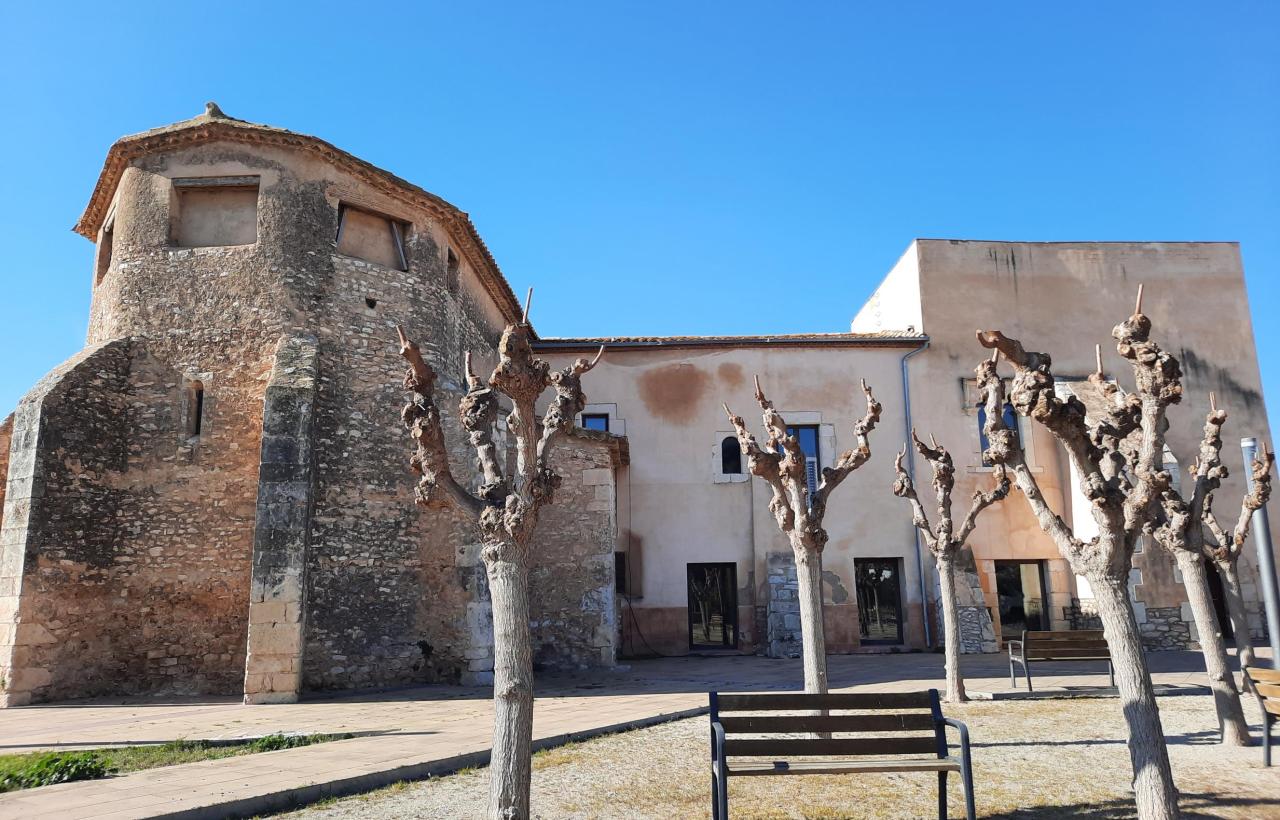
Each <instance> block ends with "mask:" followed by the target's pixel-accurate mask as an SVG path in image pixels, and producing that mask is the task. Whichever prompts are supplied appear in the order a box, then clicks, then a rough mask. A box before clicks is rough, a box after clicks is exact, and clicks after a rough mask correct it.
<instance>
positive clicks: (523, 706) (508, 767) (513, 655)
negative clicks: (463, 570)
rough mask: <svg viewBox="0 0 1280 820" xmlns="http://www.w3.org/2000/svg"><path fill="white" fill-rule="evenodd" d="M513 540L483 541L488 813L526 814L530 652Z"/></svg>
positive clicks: (522, 571)
mask: <svg viewBox="0 0 1280 820" xmlns="http://www.w3.org/2000/svg"><path fill="white" fill-rule="evenodd" d="M503 551H513V547H512V545H504V546H502V547H487V548H486V550H485V552H486V555H485V567H486V569H487V570H488V575H489V594H490V596H491V597H492V598H493V710H494V716H493V718H494V719H493V753H492V757H491V759H490V761H489V816H490V817H494V818H503V819H504V820H507V818H510V820H517V819H518V818H519V819H521V820H522V819H523V818H527V817H529V783H530V754H531V751H532V748H531V747H532V739H533V653H532V649H531V647H530V639H529V615H528V613H529V572H528V568H527V567H526V566H525V565H524V562H521V561H519V560H516V561H512V560H508V558H509V556H503V555H502V552H503Z"/></svg>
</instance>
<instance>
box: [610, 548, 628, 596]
mask: <svg viewBox="0 0 1280 820" xmlns="http://www.w3.org/2000/svg"><path fill="white" fill-rule="evenodd" d="M613 591H614V592H616V593H618V594H619V595H626V594H627V554H626V553H625V552H615V553H614V554H613Z"/></svg>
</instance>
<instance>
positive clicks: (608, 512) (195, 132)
mask: <svg viewBox="0 0 1280 820" xmlns="http://www.w3.org/2000/svg"><path fill="white" fill-rule="evenodd" d="M76 230H77V232H79V233H80V234H82V235H84V236H85V237H87V238H89V239H90V240H92V241H94V242H96V244H97V249H98V250H97V256H96V261H95V265H94V271H93V274H92V281H91V285H92V288H93V301H92V308H91V312H90V317H89V330H88V338H87V341H86V345H85V348H84V349H83V350H82V351H81V352H80V353H79V354H77V355H76V356H74V357H73V358H72V359H71V360H69V361H67V362H66V363H64V364H63V365H61V366H60V367H58V368H57V369H56V370H54V371H53V372H52V373H50V374H49V375H48V376H47V377H46V378H44V379H43V380H42V381H41V382H40V383H39V384H37V385H36V386H35V387H34V388H33V389H32V391H31V392H30V393H29V394H28V395H27V396H26V397H25V398H24V399H23V400H22V401H21V402H20V404H19V406H18V408H17V410H16V411H15V412H14V413H13V414H12V415H11V416H10V417H9V418H7V419H5V420H4V422H3V424H0V445H6V446H2V447H0V475H6V476H7V481H6V482H5V495H4V499H3V502H4V503H3V519H2V520H0V549H2V550H3V553H2V554H3V557H2V558H0V623H3V625H4V630H3V632H2V633H0V672H2V673H3V677H4V685H5V700H6V702H7V703H9V704H20V703H24V702H30V701H44V700H53V699H60V698H69V697H78V696H86V695H97V694H120V693H138V692H150V691H173V692H192V693H228V692H239V691H241V690H242V689H243V691H244V693H245V697H246V698H247V699H249V700H251V701H272V700H290V699H294V698H296V697H297V695H298V693H299V692H300V691H301V690H303V689H329V688H352V687H375V686H393V685H402V684H408V683H411V682H421V681H431V680H440V681H484V680H486V678H487V676H488V675H489V674H490V673H489V670H490V669H491V668H492V635H491V630H490V629H489V616H488V604H487V600H486V598H485V595H486V590H485V587H484V579H483V576H484V571H483V567H482V566H481V565H480V562H479V558H478V556H477V549H476V545H475V544H474V543H472V539H471V531H470V530H469V529H468V528H466V527H464V526H461V523H460V522H458V521H453V520H450V518H449V517H448V516H446V515H432V514H425V513H424V512H422V511H420V510H418V509H416V508H415V507H414V504H413V492H412V490H413V485H414V481H415V478H414V476H413V475H412V474H411V473H410V471H409V469H408V466H407V457H408V452H409V444H408V440H407V437H406V433H405V431H404V430H403V428H402V426H401V425H400V423H399V420H398V419H399V412H400V406H401V405H402V404H403V400H404V398H403V397H404V394H403V392H402V390H401V386H400V383H401V380H402V377H403V370H404V367H403V363H402V361H401V360H400V359H399V356H398V348H397V346H396V343H395V331H394V326H395V324H396V323H397V322H402V323H404V324H405V325H406V326H408V327H411V328H413V329H414V332H415V334H417V335H418V336H419V337H420V338H422V339H423V342H424V352H425V353H426V354H427V355H428V356H429V358H430V359H431V361H432V362H433V363H434V365H435V366H436V368H437V369H438V370H439V371H440V373H441V377H442V378H441V382H442V383H443V386H442V389H443V390H444V391H446V392H452V393H455V394H459V385H460V384H461V377H460V374H459V370H460V368H461V363H462V354H463V351H464V350H470V351H472V352H473V354H475V355H476V356H477V357H478V359H479V361H480V362H481V363H485V362H488V363H489V364H492V362H493V361H495V360H496V356H495V352H494V351H495V345H496V343H497V338H498V335H499V334H500V332H501V330H502V327H503V326H504V325H505V324H506V323H507V322H510V321H514V320H518V318H519V315H520V306H519V305H518V304H517V301H516V299H515V298H514V297H513V296H512V294H511V290H510V288H509V287H508V285H507V283H506V281H505V280H504V279H503V277H502V274H501V272H500V271H499V269H498V267H497V264H496V263H495V262H494V260H493V258H492V256H491V255H490V254H489V252H488V250H487V249H486V248H485V245H484V243H483V241H482V240H481V239H480V237H479V235H478V234H477V233H476V230H475V228H474V226H473V225H472V224H471V222H470V220H469V219H468V218H467V215H466V214H465V213H463V212H461V211H459V210H458V209H457V208H455V207H453V206H452V205H450V204H449V203H447V202H445V201H443V200H441V199H440V198H438V197H435V196H433V195H431V194H429V193H427V192H426V191H423V190H422V189H420V188H417V187H415V186H413V185H410V184H408V183H406V182H404V181H403V180H400V179H397V178H396V177H394V176H392V175H391V174H388V173H386V172H385V171H381V170H379V169H377V168H374V167H373V166H371V165H369V164H368V163H365V162H362V161H361V160H359V159H356V158H355V157H353V156H351V155H349V154H347V153H345V152H343V151H340V150H338V149H336V148H334V147H333V146H331V145H329V144H328V143H326V142H324V141H322V140H319V139H315V138H314V137H308V136H303V135H299V134H293V133H290V132H288V131H284V130H281V129H277V128H269V127H265V126H260V125H254V124H250V123H246V122H242V121H239V120H235V119H231V118H229V117H226V116H225V115H223V114H222V113H221V112H220V111H219V110H218V109H217V107H216V106H213V105H210V106H209V107H208V110H207V111H206V113H205V114H203V115H201V116H198V117H196V118H194V119H191V120H187V121H184V122H179V123H176V124H174V125H171V126H168V127H165V128H160V129H156V130H153V131H147V132H144V133H141V134H137V135H135V136H131V137H126V138H124V139H121V140H119V141H118V142H117V143H116V144H115V145H113V146H112V147H111V150H110V151H109V152H108V154H107V160H106V163H105V165H104V167H103V171H102V175H101V177H100V178H99V180H98V183H97V185H96V187H95V188H94V191H93V195H92V198H91V199H90V201H89V205H88V207H87V208H86V209H85V212H84V215H83V217H82V218H81V220H80V222H79V224H77V226H76ZM441 405H442V406H443V407H446V408H449V409H451V410H452V409H453V408H456V406H457V402H456V401H448V400H445V401H442V402H441ZM454 427H456V425H454ZM624 444H625V443H624V442H622V441H621V440H620V439H618V438H616V437H610V436H607V435H602V434H594V433H590V432H586V431H583V432H581V434H579V435H575V436H572V437H570V438H569V439H567V440H566V443H565V444H563V445H561V447H560V449H559V451H558V452H557V458H558V459H560V461H561V464H562V472H563V473H564V475H565V484H564V488H563V490H562V496H561V500H562V502H563V503H562V505H560V506H557V507H554V508H552V509H550V510H549V511H548V512H547V514H545V515H544V516H543V520H542V522H541V529H540V533H539V534H540V538H541V541H540V544H539V555H540V557H541V559H542V561H543V564H542V565H541V566H540V567H539V568H538V569H537V571H536V573H535V575H536V576H537V578H538V579H539V580H540V581H541V583H540V586H539V589H540V595H539V596H538V599H537V611H536V612H535V616H536V626H535V641H536V643H535V647H536V649H537V660H538V661H539V662H542V663H546V664H568V665H583V664H589V665H597V664H601V663H604V664H609V663H612V662H613V658H614V655H615V642H616V637H615V636H616V634H617V630H616V627H615V617H616V615H615V612H616V610H615V603H614V597H613V589H614V586H613V562H614V558H613V552H614V535H613V533H614V531H615V529H616V525H615V524H614V521H613V515H614V512H613V504H612V503H605V501H604V500H601V499H605V500H607V499H608V497H609V493H611V485H612V476H613V474H614V473H613V470H614V468H615V466H617V465H620V464H622V463H624V462H625V460H626V449H625V446H624ZM462 445H463V441H462V440H461V437H460V436H459V438H458V440H457V441H456V442H455V446H456V451H457V455H458V462H459V467H460V469H461V470H465V469H467V465H469V464H470V460H469V459H468V458H467V457H466V455H465V453H464V450H463V447H462ZM464 474H465V473H464Z"/></svg>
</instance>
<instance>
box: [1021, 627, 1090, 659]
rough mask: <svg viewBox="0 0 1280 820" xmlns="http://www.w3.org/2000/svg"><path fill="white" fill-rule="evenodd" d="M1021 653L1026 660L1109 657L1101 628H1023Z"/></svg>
mask: <svg viewBox="0 0 1280 820" xmlns="http://www.w3.org/2000/svg"><path fill="white" fill-rule="evenodd" d="M1022 653H1023V656H1024V657H1026V658H1027V659H1028V660H1036V659H1037V658H1039V659H1041V660H1046V659H1049V658H1109V657H1111V650H1109V649H1108V648H1107V639H1106V638H1105V637H1103V635H1102V630H1101V629H1072V630H1065V631H1055V632H1049V631H1042V630H1030V629H1029V630H1025V631H1024V632H1023V633H1022Z"/></svg>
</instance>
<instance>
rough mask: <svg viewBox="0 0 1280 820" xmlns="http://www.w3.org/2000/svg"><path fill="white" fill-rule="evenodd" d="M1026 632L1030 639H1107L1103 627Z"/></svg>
mask: <svg viewBox="0 0 1280 820" xmlns="http://www.w3.org/2000/svg"><path fill="white" fill-rule="evenodd" d="M1026 634H1027V640H1029V641H1076V640H1101V641H1105V640H1106V637H1105V636H1104V635H1103V632H1102V630H1101V629H1065V630H1064V629H1055V630H1053V631H1047V630H1028V631H1027V633H1026Z"/></svg>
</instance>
